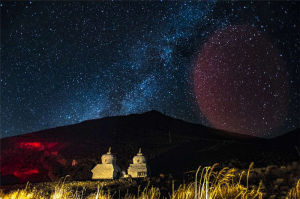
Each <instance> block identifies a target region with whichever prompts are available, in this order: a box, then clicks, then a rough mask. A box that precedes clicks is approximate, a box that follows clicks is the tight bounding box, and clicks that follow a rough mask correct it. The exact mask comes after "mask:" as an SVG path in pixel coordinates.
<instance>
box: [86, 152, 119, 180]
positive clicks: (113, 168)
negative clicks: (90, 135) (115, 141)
mask: <svg viewBox="0 0 300 199" xmlns="http://www.w3.org/2000/svg"><path fill="white" fill-rule="evenodd" d="M116 160H117V159H116V157H115V156H114V155H113V154H111V147H109V150H108V152H107V153H106V154H104V155H102V157H101V162H102V164H97V165H96V166H95V167H94V168H93V169H92V170H91V172H92V173H93V176H92V179H115V178H118V177H119V176H120V175H121V169H120V167H119V166H118V165H117V164H116Z"/></svg>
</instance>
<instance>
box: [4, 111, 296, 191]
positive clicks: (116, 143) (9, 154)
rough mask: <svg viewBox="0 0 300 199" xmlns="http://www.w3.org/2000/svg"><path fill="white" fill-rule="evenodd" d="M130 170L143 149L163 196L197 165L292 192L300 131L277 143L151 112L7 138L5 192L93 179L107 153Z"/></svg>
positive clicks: (276, 140) (274, 139) (5, 139)
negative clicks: (243, 173)
mask: <svg viewBox="0 0 300 199" xmlns="http://www.w3.org/2000/svg"><path fill="white" fill-rule="evenodd" d="M109 146H111V147H112V152H113V153H114V154H115V155H116V156H117V164H118V165H119V166H120V167H121V169H122V170H124V171H126V170H127V168H128V166H129V164H130V162H131V161H132V157H133V156H134V155H135V154H136V153H137V151H138V148H139V147H142V151H143V153H144V155H145V156H146V157H147V160H148V164H149V166H150V169H151V176H152V177H151V178H149V179H148V180H150V181H151V182H155V183H156V184H157V185H159V186H160V187H161V188H162V190H164V189H166V190H168V189H170V186H171V182H172V181H175V182H176V183H178V184H180V183H183V181H192V180H193V176H194V172H195V170H196V169H197V168H198V166H200V165H201V166H207V165H213V164H214V163H219V165H220V166H221V167H225V166H229V167H234V168H237V169H247V168H248V167H249V165H250V163H251V162H254V168H256V169H255V170H254V172H253V176H252V177H251V180H252V181H253V183H257V182H256V181H258V182H259V181H260V180H262V181H263V186H264V189H266V190H267V192H268V193H269V195H270V196H271V195H272V194H280V193H283V192H287V190H288V189H289V186H294V185H295V183H296V181H297V179H299V178H300V162H299V160H300V151H299V150H300V131H299V129H297V130H295V131H293V132H290V133H287V134H285V135H283V136H280V137H277V138H273V139H262V138H255V137H249V136H241V135H237V134H232V133H227V132H223V131H219V130H215V129H212V128H208V127H204V126H201V125H196V124H190V123H187V122H183V121H181V120H177V119H173V118H170V117H167V116H165V115H163V114H161V113H159V112H156V111H151V112H147V113H144V114H141V115H129V116H118V117H110V118H103V119H97V120H90V121H85V122H82V123H79V124H75V125H71V126H64V127H58V128H54V129H49V130H44V131H40V132H35V133H30V134H26V135H21V136H15V137H9V138H3V139H1V157H0V161H1V168H0V172H1V186H2V189H5V190H7V189H9V187H12V186H7V185H15V184H19V183H26V182H27V181H30V182H45V181H54V180H57V179H59V178H60V177H63V176H66V175H69V176H70V177H69V180H81V181H82V180H84V181H85V180H90V179H91V175H92V173H91V172H90V170H91V169H92V168H93V167H94V166H95V164H97V163H99V162H100V157H101V155H102V154H103V153H106V152H107V149H108V147H109Z"/></svg>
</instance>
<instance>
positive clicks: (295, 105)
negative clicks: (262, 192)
mask: <svg viewBox="0 0 300 199" xmlns="http://www.w3.org/2000/svg"><path fill="white" fill-rule="evenodd" d="M0 6H1V127H0V130H1V137H6V136H11V135H17V134H22V133H27V132H32V131H37V130H41V129H46V128H52V127H56V126H62V125H68V124H73V123H78V122H81V121H84V120H89V119H95V118H101V117H106V116H114V115H127V114H131V113H142V112H145V111H149V110H153V109H155V110H158V111H161V112H163V113H165V114H167V115H170V116H172V117H176V118H180V119H183V120H186V121H190V122H195V123H201V124H203V125H207V126H213V124H211V123H210V121H208V120H207V119H206V117H205V115H204V114H203V113H202V112H201V110H200V109H199V107H198V104H197V100H196V97H195V94H194V90H193V87H194V85H193V75H192V73H193V72H192V71H193V67H194V64H193V63H194V60H195V58H196V57H197V56H198V54H199V52H200V49H201V48H202V46H203V44H204V43H205V42H206V41H207V40H208V38H209V37H210V36H211V35H212V34H213V33H214V32H215V31H216V30H219V29H222V28H224V27H227V26H230V25H239V24H242V25H249V26H253V27H255V28H257V29H258V30H259V31H261V32H263V33H264V34H265V35H267V36H268V37H269V38H270V41H271V42H272V44H273V45H274V46H276V48H278V50H279V52H280V56H281V58H282V60H283V61H284V63H285V64H286V70H287V71H286V72H287V81H288V83H289V85H290V90H289V96H288V108H287V109H288V110H287V114H286V116H285V118H284V121H283V124H282V125H281V126H280V127H278V128H277V129H275V130H274V129H272V130H270V131H276V134H277V133H279V134H282V133H284V132H287V131H289V130H292V129H295V128H297V127H299V126H300V125H299V123H300V119H299V118H300V117H299V112H300V106H299V97H300V91H299V85H300V78H299V76H300V63H299V48H300V44H299V42H300V36H299V35H300V34H299V24H300V23H299V18H300V17H299V14H298V10H297V7H298V6H299V3H297V2H292V3H284V2H273V3H269V2H261V3H260V2H256V3H253V2H236V3H232V2H230V3H226V2H222V1H220V2H193V1H191V2H190V1H189V2H101V3H100V2H95V3H94V2H87V3H86V2H29V1H28V2H1V4H0ZM266 103H267V102H266ZM248 117H249V119H250V120H251V117H253V118H254V117H255V120H263V118H257V117H256V115H255V114H253V115H250V116H248ZM249 128H250V127H249ZM265 135H266V136H268V135H270V132H267V133H266V134H265Z"/></svg>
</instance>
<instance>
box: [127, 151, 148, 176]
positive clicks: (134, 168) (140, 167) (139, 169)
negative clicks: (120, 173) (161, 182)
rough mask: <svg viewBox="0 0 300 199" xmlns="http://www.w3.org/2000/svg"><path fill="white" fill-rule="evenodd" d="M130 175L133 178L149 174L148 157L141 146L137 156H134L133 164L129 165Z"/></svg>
mask: <svg viewBox="0 0 300 199" xmlns="http://www.w3.org/2000/svg"><path fill="white" fill-rule="evenodd" d="M128 175H129V176H131V177H132V178H143V177H147V176H148V167H147V164H146V158H145V156H143V154H142V150H141V148H140V149H139V152H138V154H137V155H136V156H134V157H133V164H130V165H129V168H128Z"/></svg>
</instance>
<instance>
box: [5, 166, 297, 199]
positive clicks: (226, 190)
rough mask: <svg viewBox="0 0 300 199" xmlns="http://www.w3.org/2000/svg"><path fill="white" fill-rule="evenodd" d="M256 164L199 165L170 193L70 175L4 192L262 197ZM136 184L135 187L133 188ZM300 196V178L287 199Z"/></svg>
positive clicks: (99, 198)
mask: <svg viewBox="0 0 300 199" xmlns="http://www.w3.org/2000/svg"><path fill="white" fill-rule="evenodd" d="M252 166H253V165H252V164H251V165H250V167H249V169H248V171H242V172H238V171H237V170H236V169H234V168H231V169H230V168H227V167H225V168H223V169H220V170H216V169H215V168H216V165H213V166H211V167H204V168H199V169H198V170H197V172H196V175H195V180H194V181H193V182H190V183H187V184H181V185H179V186H177V187H175V185H174V183H173V184H172V189H171V190H170V191H169V193H168V194H167V195H166V194H162V191H161V190H160V188H158V187H156V186H155V184H154V183H150V182H148V183H146V185H145V186H143V185H140V184H138V182H137V181H135V180H132V179H119V180H113V181H68V180H67V179H68V177H65V178H63V179H61V180H60V181H59V182H55V183H52V182H48V183H38V184H34V185H30V184H29V183H28V184H27V185H26V187H25V188H23V189H18V190H13V191H11V192H8V193H4V192H3V191H1V192H0V198H1V199H17V198H19V199H60V198H61V199H81V198H87V199H113V198H126V199H156V198H170V199H194V198H198V199H224V198H226V199H233V198H239V199H262V198H264V192H263V190H262V189H261V183H259V184H257V185H250V184H249V182H248V179H249V176H250V175H251V170H252ZM132 187H134V188H132ZM121 190H122V191H121ZM297 198H300V179H299V180H298V182H297V184H296V185H295V186H294V187H293V188H291V190H290V191H289V192H288V194H287V196H286V199H297Z"/></svg>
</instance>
